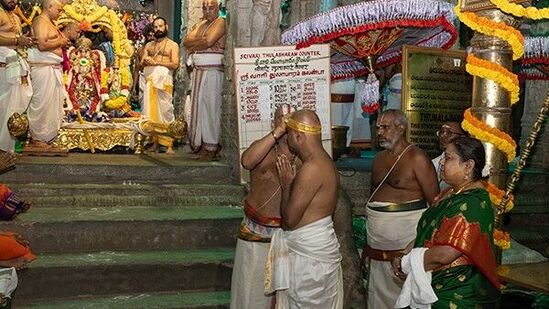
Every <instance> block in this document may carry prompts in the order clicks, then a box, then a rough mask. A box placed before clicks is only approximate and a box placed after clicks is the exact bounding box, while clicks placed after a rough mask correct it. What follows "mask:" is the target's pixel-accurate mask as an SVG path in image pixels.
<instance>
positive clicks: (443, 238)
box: [393, 137, 500, 308]
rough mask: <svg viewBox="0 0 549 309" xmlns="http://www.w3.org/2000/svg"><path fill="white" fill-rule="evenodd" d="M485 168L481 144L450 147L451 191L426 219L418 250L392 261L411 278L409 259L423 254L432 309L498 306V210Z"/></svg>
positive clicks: (446, 175)
mask: <svg viewBox="0 0 549 309" xmlns="http://www.w3.org/2000/svg"><path fill="white" fill-rule="evenodd" d="M484 164H485V152H484V147H483V145H482V144H481V143H480V141H478V140H477V139H474V138H469V137H460V138H457V139H455V140H454V141H452V142H451V144H449V146H448V147H447V149H446V151H445V153H444V157H443V158H442V160H441V170H442V178H443V180H444V181H445V182H446V183H448V184H449V185H450V187H449V188H448V189H446V190H444V191H442V192H441V193H440V195H439V196H437V198H435V203H434V204H433V205H432V206H431V207H429V208H428V209H427V210H426V211H425V212H424V213H423V216H422V217H421V219H420V221H419V223H418V226H417V237H416V240H415V242H414V244H413V247H414V248H415V249H413V250H412V252H411V253H410V254H408V255H406V256H403V257H401V258H396V259H395V261H393V267H394V269H395V274H397V275H400V276H401V277H405V275H404V273H402V268H403V266H405V267H404V268H407V269H405V271H406V272H407V273H409V272H412V271H413V269H411V268H410V267H413V266H410V265H412V264H410V263H413V262H410V261H413V258H412V257H411V256H412V254H414V251H415V252H416V253H418V252H419V253H421V254H420V255H419V256H420V258H421V257H422V259H423V265H422V266H423V270H422V271H423V273H424V274H427V273H429V272H432V273H430V274H429V276H432V279H431V287H432V290H431V291H432V292H434V293H433V298H432V300H431V301H430V302H428V303H431V302H432V301H435V302H434V303H432V304H431V305H432V308H495V306H496V303H497V302H498V300H499V296H500V291H499V280H498V276H497V272H496V260H495V255H494V249H495V247H494V241H493V232H494V209H493V208H492V204H491V202H490V198H489V195H488V192H487V191H486V190H485V189H484V185H483V183H482V179H481V178H482V169H483V167H484ZM416 256H418V255H416ZM406 259H408V260H407V263H408V264H406V263H403V261H404V260H406ZM419 261H421V260H419ZM418 264H419V265H420V266H421V262H420V263H418ZM416 265H417V264H416ZM407 280H408V278H407ZM427 282H428V281H427ZM405 285H406V283H405ZM427 287H428V286H427ZM403 294H405V293H404V288H403V293H401V296H402V295H403ZM411 294H412V296H411V297H412V299H413V297H414V296H413V292H412V293H411ZM409 295H410V294H409ZM434 296H436V297H434ZM404 298H406V297H404ZM408 298H409V297H408ZM436 299H438V300H436ZM399 300H400V299H399ZM412 302H413V300H412ZM398 304H399V301H397V305H398ZM397 308H400V307H398V306H397Z"/></svg>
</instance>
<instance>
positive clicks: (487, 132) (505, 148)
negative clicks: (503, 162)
mask: <svg viewBox="0 0 549 309" xmlns="http://www.w3.org/2000/svg"><path fill="white" fill-rule="evenodd" d="M461 126H462V127H463V129H464V130H465V131H467V132H469V134H471V135H472V136H473V137H475V138H477V139H479V140H481V141H483V142H488V143H491V144H493V145H494V146H495V147H496V148H497V149H499V150H500V151H502V152H503V153H505V154H506V155H507V162H511V161H512V160H513V159H514V158H515V155H516V148H517V144H516V143H515V141H514V140H513V139H512V138H511V136H509V135H508V134H507V133H505V132H503V131H500V130H498V129H496V128H492V127H490V126H489V125H487V124H486V123H484V122H482V121H480V120H478V119H477V118H476V117H475V116H473V113H472V112H471V108H468V109H467V110H465V113H464V114H463V122H462V123H461Z"/></svg>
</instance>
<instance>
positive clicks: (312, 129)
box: [286, 118, 322, 134]
mask: <svg viewBox="0 0 549 309" xmlns="http://www.w3.org/2000/svg"><path fill="white" fill-rule="evenodd" d="M286 125H287V126H288V127H289V128H292V129H294V130H296V131H298V132H302V133H310V134H320V131H321V129H322V128H321V126H319V125H318V126H315V125H310V124H306V123H303V122H299V121H297V120H295V119H293V118H288V120H287V121H286Z"/></svg>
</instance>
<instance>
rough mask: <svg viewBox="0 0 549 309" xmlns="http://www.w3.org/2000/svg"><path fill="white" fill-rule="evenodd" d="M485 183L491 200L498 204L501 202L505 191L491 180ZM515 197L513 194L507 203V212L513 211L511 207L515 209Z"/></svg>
mask: <svg viewBox="0 0 549 309" xmlns="http://www.w3.org/2000/svg"><path fill="white" fill-rule="evenodd" d="M483 185H484V188H485V189H486V191H488V194H489V195H490V200H491V201H492V204H493V205H496V206H497V205H499V204H501V200H502V199H503V196H504V195H505V191H503V190H501V189H500V188H498V187H496V186H495V185H494V184H493V183H491V182H487V181H485V182H483ZM514 199H515V197H514V196H513V195H512V194H511V198H510V199H509V202H507V205H505V212H509V211H511V209H513V207H515V203H514Z"/></svg>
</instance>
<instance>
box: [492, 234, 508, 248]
mask: <svg viewBox="0 0 549 309" xmlns="http://www.w3.org/2000/svg"><path fill="white" fill-rule="evenodd" d="M494 244H495V245H496V246H498V247H500V248H501V249H502V250H507V249H509V248H511V237H510V236H509V233H507V232H505V231H502V230H500V229H494Z"/></svg>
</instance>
